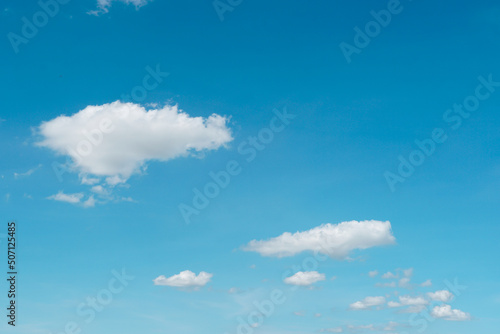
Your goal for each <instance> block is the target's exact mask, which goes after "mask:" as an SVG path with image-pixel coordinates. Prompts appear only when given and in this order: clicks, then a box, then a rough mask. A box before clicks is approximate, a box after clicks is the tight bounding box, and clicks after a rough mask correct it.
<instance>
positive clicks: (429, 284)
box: [420, 279, 432, 287]
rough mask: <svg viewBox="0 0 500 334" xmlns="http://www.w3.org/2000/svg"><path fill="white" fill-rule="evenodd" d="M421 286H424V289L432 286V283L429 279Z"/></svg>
mask: <svg viewBox="0 0 500 334" xmlns="http://www.w3.org/2000/svg"><path fill="white" fill-rule="evenodd" d="M420 286H422V287H426V286H432V281H431V280H430V279H428V280H427V281H425V282H423V283H422V284H420Z"/></svg>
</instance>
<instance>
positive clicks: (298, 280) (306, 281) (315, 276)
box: [283, 271, 325, 286]
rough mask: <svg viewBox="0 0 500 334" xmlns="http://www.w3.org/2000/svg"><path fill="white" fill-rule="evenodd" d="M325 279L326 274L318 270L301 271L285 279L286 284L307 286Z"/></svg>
mask: <svg viewBox="0 0 500 334" xmlns="http://www.w3.org/2000/svg"><path fill="white" fill-rule="evenodd" d="M324 280H325V274H320V273H318V272H317V271H299V272H297V273H295V274H294V275H292V276H290V277H287V278H285V279H284V280H283V281H284V282H285V283H286V284H291V285H301V286H306V285H311V284H313V283H316V282H319V281H324Z"/></svg>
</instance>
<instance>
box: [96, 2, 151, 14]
mask: <svg viewBox="0 0 500 334" xmlns="http://www.w3.org/2000/svg"><path fill="white" fill-rule="evenodd" d="M116 1H118V2H123V3H125V4H127V5H129V4H132V5H134V6H135V8H136V9H139V8H140V7H142V6H144V5H146V4H148V3H149V2H151V1H152V0H97V7H98V9H97V10H91V11H89V12H88V14H91V15H99V14H104V13H107V12H109V8H110V7H111V4H112V2H116Z"/></svg>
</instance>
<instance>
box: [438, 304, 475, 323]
mask: <svg viewBox="0 0 500 334" xmlns="http://www.w3.org/2000/svg"><path fill="white" fill-rule="evenodd" d="M431 315H432V316H433V317H434V318H442V319H444V320H449V321H465V320H470V319H471V316H470V314H469V313H466V312H463V311H460V310H456V309H452V308H451V306H450V305H443V306H435V307H434V308H433V309H432V312H431Z"/></svg>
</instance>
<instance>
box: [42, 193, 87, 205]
mask: <svg viewBox="0 0 500 334" xmlns="http://www.w3.org/2000/svg"><path fill="white" fill-rule="evenodd" d="M82 198H83V194H82V193H76V194H65V193H63V192H62V191H60V192H58V193H57V194H55V195H52V196H49V197H47V199H52V200H54V201H60V202H66V203H71V204H77V203H80V200H81V199H82Z"/></svg>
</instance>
